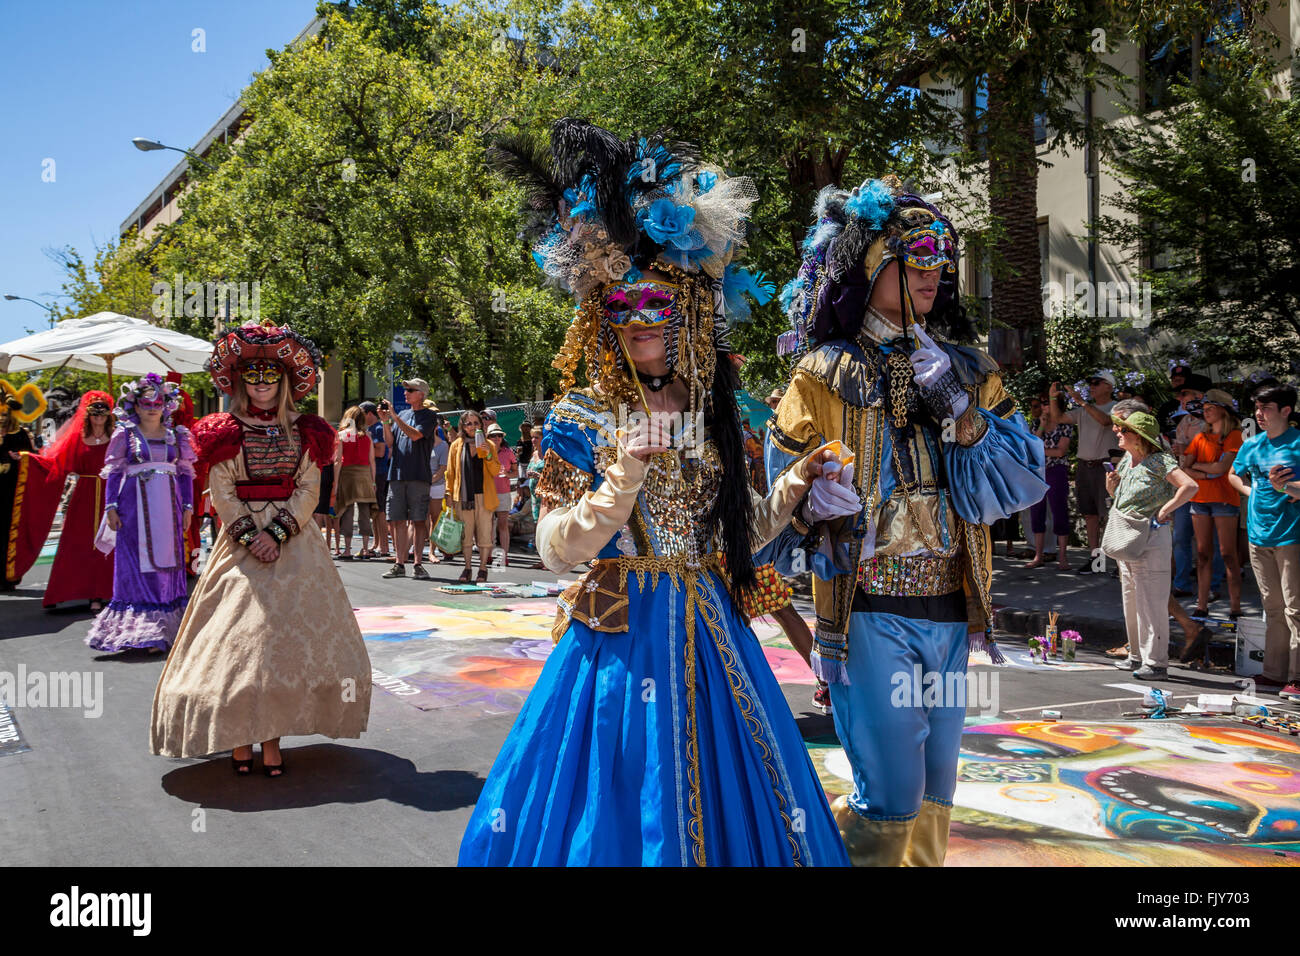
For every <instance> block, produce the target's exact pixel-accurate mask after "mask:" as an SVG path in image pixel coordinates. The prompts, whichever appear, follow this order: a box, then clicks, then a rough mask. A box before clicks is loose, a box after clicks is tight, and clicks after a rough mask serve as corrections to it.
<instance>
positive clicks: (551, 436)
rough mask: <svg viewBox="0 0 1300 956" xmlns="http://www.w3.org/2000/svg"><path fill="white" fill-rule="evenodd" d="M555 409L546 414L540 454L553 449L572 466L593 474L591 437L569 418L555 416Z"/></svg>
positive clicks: (594, 465)
mask: <svg viewBox="0 0 1300 956" xmlns="http://www.w3.org/2000/svg"><path fill="white" fill-rule="evenodd" d="M558 410H559V409H558V406H557V408H556V409H552V410H551V412H550V414H548V415H547V416H546V429H545V431H544V432H543V433H542V446H541V448H542V455H543V458H544V457H545V455H546V453H547V452H548V451H554V452H555V453H556V454H557V455H559V456H560V457H561V458H563V459H564V460H565V461H566V462H568V463H569V464H570V465H572V466H573V467H574V468H578V469H581V470H582V471H585V472H586V473H587V474H589V475H591V474H595V471H596V463H595V460H594V458H595V456H594V455H593V454H592V444H591V439H590V437H589V436H588V434H587V429H584V428H583V427H582V426H581V425H580V424H578V423H577V422H575V421H573V420H572V419H570V418H562V417H557V415H556V411H558Z"/></svg>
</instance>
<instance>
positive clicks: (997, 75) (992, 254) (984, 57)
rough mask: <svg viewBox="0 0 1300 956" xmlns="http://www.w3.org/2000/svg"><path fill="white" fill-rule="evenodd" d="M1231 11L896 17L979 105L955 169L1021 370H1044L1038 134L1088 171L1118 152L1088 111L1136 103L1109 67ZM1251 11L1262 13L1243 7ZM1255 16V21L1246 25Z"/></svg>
mask: <svg viewBox="0 0 1300 956" xmlns="http://www.w3.org/2000/svg"><path fill="white" fill-rule="evenodd" d="M1238 6H1239V5H1238V4H1237V3H1236V2H1231V0H1223V2H1219V0H1168V2H1165V3H1162V4H1159V5H1156V4H1151V3H1147V2H1142V0H971V2H963V3H953V2H951V0H919V2H907V0H904V2H901V3H898V4H894V5H891V6H890V7H889V8H888V9H889V10H890V11H891V13H890V14H889V15H890V16H892V17H893V18H894V19H895V20H896V21H897V23H898V28H899V29H900V30H902V31H906V30H908V29H912V28H915V25H916V24H918V23H923V24H925V26H924V27H923V28H922V29H919V30H917V31H916V32H915V34H914V40H915V45H914V49H913V51H912V54H911V55H913V56H916V57H919V58H920V59H921V60H922V61H923V62H924V63H925V65H926V69H927V70H929V71H931V72H932V73H933V74H935V75H936V76H938V77H941V78H943V79H945V80H947V81H950V82H953V83H955V84H956V85H957V86H958V87H959V88H961V89H964V90H967V91H976V90H981V89H983V90H985V91H986V92H987V105H986V108H985V109H983V110H982V112H981V111H978V110H977V109H975V108H974V104H972V107H971V108H970V109H969V110H968V112H967V115H966V117H965V120H966V128H967V135H966V137H965V143H964V146H963V148H962V149H961V150H960V151H959V152H958V154H957V159H958V161H959V168H960V169H961V173H962V177H963V178H964V179H967V180H969V179H971V178H972V177H976V176H977V177H979V178H980V179H982V180H983V181H984V182H985V184H986V188H987V192H988V216H989V223H988V229H989V234H988V235H987V236H985V237H983V240H982V243H981V245H982V248H983V249H985V250H987V251H988V253H989V258H988V262H989V267H990V270H991V273H992V321H993V324H994V325H997V326H1001V327H1004V328H1010V329H1014V330H1016V333H1017V334H1018V337H1019V340H1020V344H1021V347H1022V351H1023V355H1024V360H1025V361H1027V362H1029V361H1033V362H1038V363H1039V364H1042V363H1043V362H1045V360H1046V348H1047V341H1046V337H1045V335H1044V334H1043V330H1042V276H1041V275H1040V272H1041V269H1040V258H1039V255H1040V254H1039V244H1038V243H1039V240H1038V169H1039V165H1040V163H1042V162H1044V161H1045V160H1044V159H1043V158H1040V156H1039V155H1038V147H1037V144H1036V139H1035V127H1036V125H1037V126H1040V127H1043V128H1045V132H1046V136H1047V145H1048V147H1050V148H1074V149H1083V150H1085V151H1087V152H1088V153H1089V154H1090V156H1089V162H1090V163H1091V164H1092V168H1094V169H1095V168H1096V163H1097V161H1098V159H1099V157H1100V155H1102V154H1103V153H1105V152H1106V151H1107V150H1108V149H1109V148H1110V145H1111V144H1112V142H1113V133H1114V131H1113V129H1112V128H1111V127H1109V126H1107V125H1106V124H1104V123H1102V122H1101V121H1100V119H1099V118H1098V111H1097V110H1096V109H1095V108H1094V109H1091V110H1090V108H1089V105H1090V103H1091V102H1092V100H1093V99H1094V98H1095V97H1096V96H1098V95H1103V94H1105V95H1112V94H1117V95H1120V96H1123V95H1128V94H1129V93H1131V87H1132V84H1131V82H1130V80H1129V79H1128V78H1127V77H1126V76H1125V75H1123V74H1122V73H1120V72H1119V71H1117V70H1116V69H1115V68H1114V67H1112V66H1111V65H1109V64H1108V63H1107V61H1106V60H1105V59H1104V57H1105V56H1106V55H1108V54H1110V53H1113V52H1115V50H1116V49H1117V48H1118V46H1119V44H1120V43H1121V42H1128V43H1134V44H1140V43H1142V42H1143V41H1144V40H1145V39H1146V38H1147V37H1148V36H1150V35H1151V33H1152V32H1153V30H1155V29H1156V27H1157V26H1159V27H1160V28H1161V29H1162V30H1164V31H1166V32H1167V33H1172V34H1175V35H1187V36H1190V35H1192V34H1194V33H1197V32H1200V31H1205V30H1209V29H1211V28H1213V27H1214V26H1216V25H1218V24H1219V23H1220V22H1221V21H1222V18H1223V17H1224V16H1225V15H1227V14H1229V13H1231V12H1233V11H1235V10H1236V9H1237V8H1238ZM1246 6H1247V7H1252V8H1253V6H1254V5H1251V4H1247V5H1246ZM1255 12H1256V11H1254V10H1253V9H1251V10H1247V16H1248V17H1250V16H1253V15H1254V14H1255Z"/></svg>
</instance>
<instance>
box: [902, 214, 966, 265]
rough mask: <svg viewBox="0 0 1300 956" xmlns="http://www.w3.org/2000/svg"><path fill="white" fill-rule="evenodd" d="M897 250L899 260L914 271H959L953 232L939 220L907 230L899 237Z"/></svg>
mask: <svg viewBox="0 0 1300 956" xmlns="http://www.w3.org/2000/svg"><path fill="white" fill-rule="evenodd" d="M897 249H898V252H897V256H898V258H900V259H902V260H903V261H904V262H905V263H907V264H908V265H909V266H912V267H913V268H914V269H922V270H926V271H929V270H931V269H947V270H948V271H949V272H956V271H957V267H956V266H955V265H953V261H954V259H955V258H956V257H955V252H956V247H955V244H954V242H953V237H952V232H951V231H950V230H949V229H948V227H947V226H945V225H944V224H943V222H942V221H941V220H939V219H933V220H931V221H930V222H929V224H927V225H924V226H916V227H914V228H912V229H909V230H907V232H905V233H903V235H902V236H901V237H899V239H898V246H897Z"/></svg>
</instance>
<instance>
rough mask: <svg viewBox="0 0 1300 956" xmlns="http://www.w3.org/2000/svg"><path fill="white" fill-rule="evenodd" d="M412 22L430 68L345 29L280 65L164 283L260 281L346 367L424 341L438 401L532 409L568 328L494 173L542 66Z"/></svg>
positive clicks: (190, 210)
mask: <svg viewBox="0 0 1300 956" xmlns="http://www.w3.org/2000/svg"><path fill="white" fill-rule="evenodd" d="M399 12H400V11H399ZM400 22H402V23H403V24H404V26H405V28H406V30H407V33H408V34H409V37H411V38H418V42H419V43H420V44H421V46H422V47H423V49H424V50H426V51H428V54H429V55H428V56H427V57H426V58H425V59H415V58H413V57H411V56H409V55H407V53H406V52H404V51H403V50H402V49H400V48H392V47H393V46H394V45H393V44H392V43H391V42H383V41H384V40H385V37H386V36H387V35H386V34H384V33H383V32H382V31H380V30H379V29H378V28H377V26H376V24H375V23H374V22H372V20H371V19H370V18H368V17H367V16H365V15H354V16H351V17H343V16H340V15H338V14H337V13H334V14H332V15H331V16H330V18H329V20H328V22H327V25H326V27H325V29H324V30H323V31H322V32H321V34H320V35H319V36H318V37H317V38H315V40H314V41H312V42H308V43H306V44H304V45H303V46H301V47H300V48H298V49H291V50H284V51H279V52H274V51H273V52H271V53H270V56H271V67H270V68H269V69H267V70H266V71H264V72H262V73H260V74H258V75H257V77H256V78H255V79H254V81H253V83H252V85H251V86H250V87H249V88H248V89H247V90H246V91H245V93H244V100H245V102H246V103H247V105H248V108H249V111H250V113H251V114H252V116H253V117H254V121H253V123H252V124H251V125H250V126H249V128H248V130H247V132H246V133H245V135H244V136H243V137H242V138H241V139H239V140H238V141H236V142H235V143H233V144H232V146H231V147H230V148H229V150H228V152H227V154H226V155H224V156H222V157H220V164H219V166H218V167H217V168H216V169H215V171H213V172H211V173H210V174H208V175H206V176H204V177H203V178H202V179H201V180H199V181H198V182H196V184H195V187H194V189H193V190H192V191H191V192H190V193H188V194H187V195H186V196H185V197H184V199H183V200H182V210H183V213H184V215H183V218H182V219H181V220H180V222H179V223H178V224H177V226H176V227H175V231H174V235H173V237H172V238H173V240H174V242H173V246H172V250H171V252H170V253H169V254H168V255H167V256H165V257H164V265H165V267H164V268H163V270H162V271H163V273H164V274H171V273H172V272H173V271H177V272H184V273H185V274H186V277H187V278H193V279H197V280H199V281H207V280H209V279H212V280H215V281H231V280H237V281H250V282H251V281H254V280H256V281H258V282H260V283H261V311H262V313H263V314H264V315H267V316H269V317H271V318H274V319H275V320H276V321H287V322H289V323H291V324H293V325H294V326H295V327H296V328H299V329H301V330H302V331H303V332H304V333H306V334H308V335H310V336H312V337H313V338H314V339H315V340H316V341H317V343H318V344H319V345H320V346H321V347H322V348H323V349H324V350H326V351H327V352H329V353H331V355H332V356H333V357H334V358H335V359H336V360H339V361H341V362H343V363H344V364H345V366H347V367H357V366H364V367H369V368H371V369H377V368H381V367H382V366H383V363H384V361H385V358H386V355H387V352H388V349H389V343H390V342H391V340H392V337H393V336H394V335H395V334H397V333H402V332H417V333H420V335H421V336H422V339H421V341H422V342H423V346H422V348H420V349H418V350H417V354H416V367H417V368H418V369H419V370H420V371H421V372H424V373H425V375H426V377H428V378H430V380H431V381H432V382H434V383H440V384H441V388H436V391H438V393H439V394H450V395H454V396H455V399H456V400H457V401H459V402H461V403H463V404H470V403H471V402H473V401H475V400H477V399H482V398H484V397H486V396H488V395H491V394H495V393H498V392H500V391H502V390H509V391H512V392H514V393H515V394H517V395H523V396H525V397H532V396H533V395H535V394H537V393H538V392H541V391H545V390H546V389H547V388H549V387H553V382H554V373H553V370H551V369H550V368H549V363H550V360H551V358H552V357H553V356H554V354H555V351H556V349H557V348H558V345H559V343H560V342H561V341H562V338H563V330H564V314H565V312H564V308H563V307H562V306H561V305H560V304H559V302H558V301H557V300H556V299H555V298H554V297H553V296H549V295H539V294H538V290H537V288H536V283H535V282H534V281H533V277H532V275H530V274H529V273H528V271H527V269H528V266H527V265H526V264H525V263H524V262H523V261H521V259H520V257H518V256H516V255H513V254H511V253H510V251H509V248H508V247H509V246H510V245H511V240H510V237H512V236H513V235H514V234H515V232H516V230H517V224H516V221H515V210H514V208H513V204H512V201H511V197H510V196H508V195H505V194H503V192H502V190H500V188H499V186H498V183H497V182H496V181H495V180H494V178H493V177H492V176H491V174H490V173H489V172H488V171H487V169H486V167H485V165H484V162H483V154H484V149H485V148H486V146H487V144H488V143H489V142H490V140H491V139H492V137H493V136H494V135H496V134H497V133H498V132H499V130H500V127H501V122H502V121H501V117H503V116H509V115H511V114H512V113H513V112H514V106H515V102H516V101H517V100H518V99H519V97H520V96H521V95H522V94H521V91H522V90H524V89H525V88H526V86H527V84H528V82H529V80H530V77H531V69H530V65H529V64H522V65H521V63H520V61H519V59H518V57H517V56H515V55H514V53H513V51H512V50H511V49H509V48H508V46H506V45H503V44H501V43H499V42H498V37H497V35H496V34H494V33H493V32H492V30H491V28H490V23H489V21H488V20H487V19H486V18H485V16H484V15H483V14H482V13H481V12H480V11H477V10H474V9H470V8H460V7H458V8H453V9H450V10H444V9H441V8H436V7H432V6H426V7H425V8H423V10H422V11H421V14H420V18H419V19H418V20H414V21H412V20H410V19H409V18H404V19H402V20H401V21H400ZM388 39H389V40H391V39H392V38H391V37H388ZM411 42H416V41H415V40H411ZM175 322H176V323H177V324H178V325H182V324H184V325H189V326H191V327H192V328H191V330H192V331H195V333H196V334H198V333H199V331H200V330H201V331H202V332H205V333H206V332H208V331H210V328H209V327H210V325H211V322H212V319H211V317H203V318H199V319H189V318H185V317H176V318H175Z"/></svg>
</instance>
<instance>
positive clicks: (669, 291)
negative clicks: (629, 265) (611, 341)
mask: <svg viewBox="0 0 1300 956" xmlns="http://www.w3.org/2000/svg"><path fill="white" fill-rule="evenodd" d="M676 297H677V284H676V283H673V282H656V281H653V280H650V279H645V280H642V281H640V282H629V283H619V284H617V285H613V286H610V287H609V291H607V292H606V293H605V301H604V304H603V306H602V311H601V318H603V319H604V321H605V322H607V323H609V324H610V325H611V326H613V327H615V328H623V327H624V326H628V325H646V326H655V325H663V324H664V323H666V322H670V321H672V319H673V317H674V315H676V312H675V310H674V308H673V303H674V301H675V300H676Z"/></svg>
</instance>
